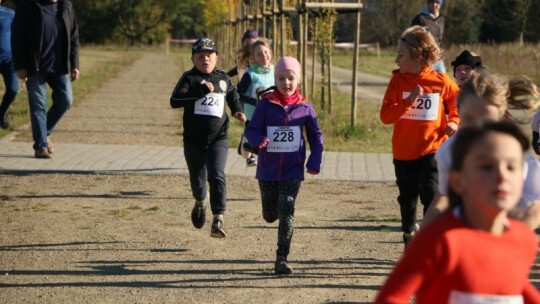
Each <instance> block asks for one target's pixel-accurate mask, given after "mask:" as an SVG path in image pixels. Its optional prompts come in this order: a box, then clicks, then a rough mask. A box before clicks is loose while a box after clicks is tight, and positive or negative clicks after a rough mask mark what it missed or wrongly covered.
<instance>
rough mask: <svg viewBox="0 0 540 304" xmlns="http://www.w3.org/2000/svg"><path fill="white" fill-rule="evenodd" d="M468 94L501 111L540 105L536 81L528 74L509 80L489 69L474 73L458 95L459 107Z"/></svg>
mask: <svg viewBox="0 0 540 304" xmlns="http://www.w3.org/2000/svg"><path fill="white" fill-rule="evenodd" d="M467 96H477V97H479V98H481V99H482V100H483V101H484V102H486V103H487V104H488V105H492V106H495V107H497V109H499V111H500V112H501V113H504V112H506V113H505V114H506V116H507V117H508V118H512V116H511V115H510V113H509V112H508V111H507V109H509V108H511V109H522V110H536V109H538V107H539V106H540V94H539V93H538V88H537V87H536V85H535V84H534V82H533V81H532V80H531V79H530V78H529V77H527V76H526V75H519V76H516V77H513V78H512V79H510V80H509V81H508V80H506V79H505V78H502V77H500V76H496V75H494V74H491V73H489V72H487V71H481V72H480V73H476V74H474V75H473V76H472V77H471V79H469V80H468V81H467V82H465V83H464V84H463V85H462V86H461V89H460V92H459V95H458V108H460V107H461V105H462V104H463V102H464V100H465V99H466V97H467Z"/></svg>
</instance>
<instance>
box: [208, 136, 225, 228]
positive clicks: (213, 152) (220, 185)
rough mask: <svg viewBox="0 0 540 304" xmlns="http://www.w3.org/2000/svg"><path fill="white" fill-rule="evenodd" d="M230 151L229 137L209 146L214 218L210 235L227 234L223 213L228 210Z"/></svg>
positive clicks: (211, 198)
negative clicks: (226, 165) (226, 174)
mask: <svg viewBox="0 0 540 304" xmlns="http://www.w3.org/2000/svg"><path fill="white" fill-rule="evenodd" d="M228 152H229V142H228V140H227V138H224V139H220V140H216V141H214V142H213V143H211V144H210V146H209V147H208V149H207V151H206V154H205V159H204V162H205V164H206V167H207V168H208V184H209V185H210V207H211V208H212V214H213V215H214V219H213V221H212V228H211V230H210V236H211V237H216V238H224V237H226V236H227V234H226V232H225V227H224V224H223V215H224V214H225V211H226V210H227V184H226V182H225V163H226V162H227V155H228Z"/></svg>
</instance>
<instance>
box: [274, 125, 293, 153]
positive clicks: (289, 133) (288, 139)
mask: <svg viewBox="0 0 540 304" xmlns="http://www.w3.org/2000/svg"><path fill="white" fill-rule="evenodd" d="M266 132H267V133H266V134H267V136H268V139H270V142H269V143H268V147H267V148H266V150H267V151H268V152H296V151H298V150H299V149H300V138H301V134H300V127H299V126H290V127H289V126H285V127H270V126H269V127H267V129H266Z"/></svg>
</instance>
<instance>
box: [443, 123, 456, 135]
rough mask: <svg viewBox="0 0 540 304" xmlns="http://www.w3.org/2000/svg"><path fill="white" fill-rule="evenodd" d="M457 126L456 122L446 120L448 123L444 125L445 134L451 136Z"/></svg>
mask: <svg viewBox="0 0 540 304" xmlns="http://www.w3.org/2000/svg"><path fill="white" fill-rule="evenodd" d="M457 128H458V125H457V123H455V122H453V121H450V122H448V125H446V129H444V133H446V135H448V136H452V135H454V133H456V131H457Z"/></svg>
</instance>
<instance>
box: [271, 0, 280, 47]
mask: <svg viewBox="0 0 540 304" xmlns="http://www.w3.org/2000/svg"><path fill="white" fill-rule="evenodd" d="M278 12H279V11H278V10H277V0H273V1H272V52H273V53H274V56H276V55H277V44H278V42H277V13H278Z"/></svg>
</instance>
